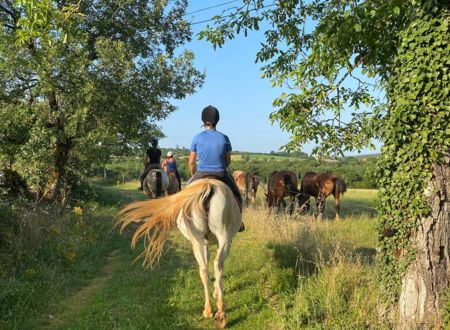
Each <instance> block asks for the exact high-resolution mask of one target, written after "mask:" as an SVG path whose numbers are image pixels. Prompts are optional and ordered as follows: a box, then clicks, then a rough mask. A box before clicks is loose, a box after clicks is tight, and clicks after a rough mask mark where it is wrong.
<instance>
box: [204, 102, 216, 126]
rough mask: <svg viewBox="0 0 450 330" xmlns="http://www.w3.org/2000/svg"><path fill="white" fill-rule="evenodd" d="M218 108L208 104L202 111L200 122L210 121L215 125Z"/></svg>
mask: <svg viewBox="0 0 450 330" xmlns="http://www.w3.org/2000/svg"><path fill="white" fill-rule="evenodd" d="M219 119H220V116H219V110H217V108H216V107H213V106H212V105H208V106H207V107H206V108H204V109H203V111H202V122H204V123H206V122H210V123H211V124H213V125H216V124H217V123H218V122H219Z"/></svg>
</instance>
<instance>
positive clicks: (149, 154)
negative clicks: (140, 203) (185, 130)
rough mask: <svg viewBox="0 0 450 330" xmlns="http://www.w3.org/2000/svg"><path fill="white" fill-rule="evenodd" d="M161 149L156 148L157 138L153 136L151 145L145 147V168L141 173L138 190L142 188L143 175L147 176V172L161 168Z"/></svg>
mask: <svg viewBox="0 0 450 330" xmlns="http://www.w3.org/2000/svg"><path fill="white" fill-rule="evenodd" d="M160 162H161V149H159V148H158V139H156V138H153V139H152V141H151V147H150V148H148V149H147V151H146V152H145V160H144V165H145V169H144V172H143V173H142V174H141V176H140V179H141V186H140V187H139V190H141V191H142V190H144V187H143V182H144V179H145V177H146V176H147V174H148V172H150V170H153V169H155V168H156V169H161V165H160Z"/></svg>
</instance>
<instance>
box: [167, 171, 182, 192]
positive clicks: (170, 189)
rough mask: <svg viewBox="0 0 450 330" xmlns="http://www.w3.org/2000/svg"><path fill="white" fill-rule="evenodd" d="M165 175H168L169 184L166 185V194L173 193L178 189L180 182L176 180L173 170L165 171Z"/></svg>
mask: <svg viewBox="0 0 450 330" xmlns="http://www.w3.org/2000/svg"><path fill="white" fill-rule="evenodd" d="M167 176H168V177H169V186H168V187H167V194H168V195H173V194H175V193H177V192H179V191H180V183H179V182H178V178H177V175H176V174H175V172H169V173H167Z"/></svg>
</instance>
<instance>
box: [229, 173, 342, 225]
mask: <svg viewBox="0 0 450 330" xmlns="http://www.w3.org/2000/svg"><path fill="white" fill-rule="evenodd" d="M299 177H300V175H297V174H296V173H294V172H292V171H274V172H273V173H272V174H271V175H270V177H269V180H268V182H267V187H265V186H264V185H263V184H262V181H261V178H260V177H259V176H257V175H253V174H250V173H245V172H243V171H234V172H233V178H234V180H235V181H236V184H237V186H238V187H239V190H240V191H241V194H242V196H243V198H244V200H245V203H246V205H250V203H255V201H256V192H257V189H258V186H259V185H262V186H263V188H264V190H265V195H266V205H267V207H269V208H270V209H276V210H278V211H283V210H286V212H287V213H289V214H293V211H294V206H295V201H296V200H297V207H298V211H299V213H300V214H306V213H307V212H308V211H309V209H310V207H311V197H314V198H315V199H316V213H315V217H316V218H317V219H321V218H322V216H323V213H324V210H325V200H326V198H327V197H328V196H330V195H333V197H334V207H335V210H336V220H339V219H340V217H339V207H340V198H341V196H342V195H343V194H344V193H345V192H346V190H347V188H346V185H345V182H344V181H343V180H342V179H340V178H339V177H337V176H336V174H334V173H329V172H327V173H321V174H318V173H315V172H308V173H306V174H305V175H304V177H303V179H302V181H301V182H300V184H299ZM286 198H287V199H288V204H286Z"/></svg>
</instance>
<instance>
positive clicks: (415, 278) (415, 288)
mask: <svg viewBox="0 0 450 330" xmlns="http://www.w3.org/2000/svg"><path fill="white" fill-rule="evenodd" d="M425 194H426V196H427V197H428V203H429V206H430V214H429V216H427V217H422V218H420V219H419V225H418V228H417V231H416V232H415V234H414V236H412V237H411V242H412V244H413V246H414V247H415V248H416V258H415V260H414V261H413V262H412V263H411V265H410V266H409V268H408V270H407V272H406V274H405V275H404V277H403V279H402V289H401V294H400V300H399V312H400V324H401V328H426V329H430V328H434V327H436V328H438V327H439V325H440V324H441V322H442V315H441V311H442V309H443V306H444V305H445V304H446V303H447V301H446V299H445V294H446V293H447V291H448V289H449V284H450V259H449V255H450V200H449V194H450V156H449V155H447V156H446V157H445V159H444V161H443V162H442V164H435V165H434V166H433V178H432V180H431V181H430V182H429V183H428V187H427V189H426V190H425Z"/></svg>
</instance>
